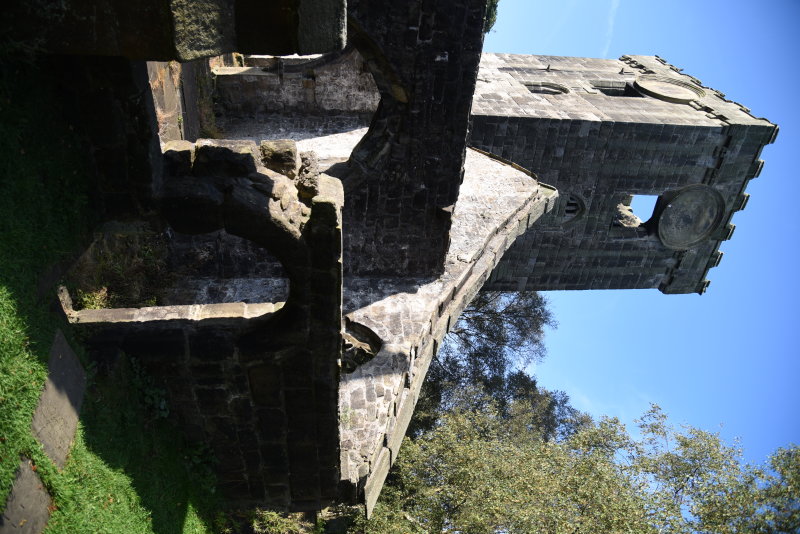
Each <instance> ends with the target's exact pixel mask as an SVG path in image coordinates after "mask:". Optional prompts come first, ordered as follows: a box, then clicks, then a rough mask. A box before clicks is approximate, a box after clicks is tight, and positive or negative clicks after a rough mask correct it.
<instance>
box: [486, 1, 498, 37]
mask: <svg viewBox="0 0 800 534" xmlns="http://www.w3.org/2000/svg"><path fill="white" fill-rule="evenodd" d="M499 1H500V0H489V1H488V2H487V3H486V16H485V18H484V22H483V33H489V32H490V31H491V30H492V27H494V23H495V22H497V2H499Z"/></svg>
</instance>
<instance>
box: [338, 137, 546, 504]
mask: <svg viewBox="0 0 800 534" xmlns="http://www.w3.org/2000/svg"><path fill="white" fill-rule="evenodd" d="M486 176H492V177H493V178H494V179H493V180H492V182H491V183H487V182H486V179H485V178H486ZM556 199H557V194H556V192H555V190H554V189H552V188H549V187H547V186H540V185H539V184H538V183H537V182H536V180H535V179H534V178H533V177H531V176H529V175H528V174H526V173H524V172H521V171H520V170H518V169H516V168H514V167H512V166H510V165H506V164H504V163H500V162H498V161H495V160H493V159H491V158H490V157H488V156H486V155H483V154H479V153H477V152H475V151H468V153H467V160H466V171H465V177H464V183H463V185H462V187H461V193H460V195H459V199H458V203H457V204H456V208H455V213H454V216H453V226H452V230H451V240H450V246H449V249H448V254H447V259H446V263H445V273H444V274H443V275H442V276H440V277H438V278H436V279H415V278H410V277H406V278H402V277H398V278H376V277H369V278H360V277H354V276H351V277H348V278H346V279H345V285H344V299H345V300H344V310H345V313H346V317H347V319H348V321H350V322H352V323H355V324H359V325H364V326H366V327H368V328H369V329H370V330H371V331H372V332H374V333H375V335H377V336H378V337H379V338H380V340H381V342H382V347H381V349H380V351H379V352H378V353H377V355H375V357H374V358H373V359H372V360H370V361H368V362H366V363H364V364H362V365H360V366H359V367H358V368H357V369H355V371H354V372H352V373H350V374H345V375H342V381H341V385H340V390H339V419H340V425H341V439H342V445H341V465H342V483H343V484H342V494H341V498H342V499H343V500H349V501H351V502H365V503H366V506H367V512H368V513H370V512H371V510H372V507H373V506H374V505H375V502H376V500H377V498H378V495H379V493H380V490H381V487H382V486H383V481H384V479H385V477H386V474H387V472H388V470H389V467H390V465H391V464H392V463H393V462H394V461H395V460H396V458H397V454H398V452H399V449H400V444H401V443H402V441H403V437H404V436H405V433H406V429H407V427H408V424H409V422H410V420H411V415H412V414H413V411H414V406H415V405H416V402H417V398H418V395H419V391H420V388H421V387H422V383H423V381H424V379H425V375H426V373H427V370H428V366H429V365H430V362H431V359H432V358H433V356H434V355H435V354H436V351H437V350H438V348H439V345H440V344H441V343H442V339H443V338H444V336H445V334H446V333H447V331H448V330H449V329H450V328H451V327H452V326H454V325H455V323H456V321H457V320H458V316H459V314H460V313H461V311H462V310H463V309H464V307H465V306H466V305H467V304H469V302H470V301H471V300H472V298H473V297H474V295H475V294H476V293H477V292H478V290H479V289H480V288H481V286H482V285H483V283H484V281H485V280H486V278H487V277H488V276H489V273H490V272H491V271H492V269H493V268H494V266H495V265H497V263H498V262H499V261H500V258H501V257H502V256H503V253H504V252H505V251H506V249H507V248H508V247H509V246H510V245H511V244H512V243H513V242H514V240H515V239H516V237H517V235H519V234H520V233H522V232H524V231H525V230H527V229H528V228H529V227H531V226H532V225H533V224H534V223H535V222H536V221H537V220H538V219H539V217H541V216H542V215H543V214H544V213H546V212H548V211H549V210H550V209H551V208H552V206H553V205H554V203H555V201H556Z"/></svg>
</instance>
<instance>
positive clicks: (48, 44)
mask: <svg viewBox="0 0 800 534" xmlns="http://www.w3.org/2000/svg"><path fill="white" fill-rule="evenodd" d="M346 9H347V4H346V2H344V0H273V1H271V2H256V1H253V0H207V1H205V2H188V1H186V0H142V1H139V2H135V3H132V2H126V1H123V0H95V1H92V2H70V3H53V2H46V1H42V0H32V1H30V2H14V3H12V4H11V5H10V6H9V8H8V9H7V10H6V11H5V12H4V19H3V21H2V24H0V30H2V33H3V34H7V35H9V36H10V38H11V40H12V41H14V42H23V43H30V46H35V47H36V48H38V49H41V50H45V51H47V52H52V53H57V54H82V55H96V56H120V57H126V58H129V59H139V60H150V61H153V60H161V61H169V60H178V61H190V60H193V59H197V58H201V57H209V56H215V55H219V54H223V53H227V52H244V53H252V54H293V53H301V54H314V53H324V52H330V51H334V50H340V49H342V48H344V45H345V42H346V40H347V33H346V22H347V21H346V17H347V15H346Z"/></svg>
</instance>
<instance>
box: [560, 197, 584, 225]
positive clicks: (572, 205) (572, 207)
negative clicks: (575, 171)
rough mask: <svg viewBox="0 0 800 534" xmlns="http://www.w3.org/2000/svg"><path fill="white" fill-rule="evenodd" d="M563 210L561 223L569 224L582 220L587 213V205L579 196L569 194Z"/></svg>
mask: <svg viewBox="0 0 800 534" xmlns="http://www.w3.org/2000/svg"><path fill="white" fill-rule="evenodd" d="M564 198H565V199H566V200H565V201H564V203H563V204H562V208H561V223H562V224H563V223H568V222H571V221H574V220H576V219H578V218H580V217H581V216H582V215H583V213H584V212H585V211H586V205H585V204H584V202H583V200H582V199H581V198H580V197H578V196H577V195H573V194H568V195H566V196H565V197H564Z"/></svg>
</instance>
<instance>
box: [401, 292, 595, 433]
mask: <svg viewBox="0 0 800 534" xmlns="http://www.w3.org/2000/svg"><path fill="white" fill-rule="evenodd" d="M547 326H551V327H552V326H555V321H554V320H553V317H552V316H551V314H550V311H549V310H548V309H547V301H546V300H545V299H544V297H542V296H541V295H539V294H538V293H535V292H529V293H500V292H481V293H479V294H478V295H477V296H476V297H475V299H474V300H473V301H472V303H470V305H469V306H468V307H467V308H466V309H465V310H464V313H463V314H462V315H461V318H460V319H459V321H458V323H456V325H455V327H453V329H452V330H451V331H450V334H448V336H447V338H446V339H445V342H444V344H443V346H442V348H441V350H440V351H439V354H437V355H436V356H435V357H434V360H433V362H432V363H431V367H430V369H429V371H428V376H427V377H426V379H425V384H424V385H423V388H422V392H421V394H420V399H419V403H418V404H417V409H416V412H415V414H414V419H413V420H412V423H411V429H410V434H411V435H418V434H419V433H420V432H422V431H425V430H430V429H432V428H433V426H434V425H435V423H436V420H437V419H438V416H439V414H441V413H442V412H444V411H447V410H449V409H450V408H451V407H452V395H453V392H457V391H461V390H463V389H465V388H475V387H477V388H478V389H480V390H481V391H483V392H484V393H485V394H486V395H487V396H488V397H489V398H491V399H492V400H493V402H494V403H495V404H496V405H497V407H498V409H499V410H500V412H501V414H503V415H508V409H509V406H510V403H511V402H512V401H519V402H524V403H525V404H526V406H528V407H529V415H530V424H531V425H533V426H534V427H536V428H537V429H538V431H539V432H541V434H542V437H543V438H544V439H547V440H549V439H553V438H555V437H558V436H562V437H563V436H567V435H569V434H570V433H572V432H574V431H575V429H576V428H577V427H579V426H580V424H582V422H584V421H586V420H587V416H585V415H584V414H581V413H580V412H578V411H577V410H575V409H574V408H573V407H572V406H571V405H570V404H569V397H568V396H567V395H566V394H565V393H563V392H560V391H547V390H545V389H542V388H540V387H539V386H538V385H537V383H536V379H535V378H534V377H533V376H531V375H529V374H528V373H527V372H526V371H525V367H527V366H528V365H529V364H530V363H533V362H536V361H539V360H541V359H542V358H543V357H544V355H545V347H544V332H545V328H546V327H547ZM517 406H519V404H518V405H517Z"/></svg>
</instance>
